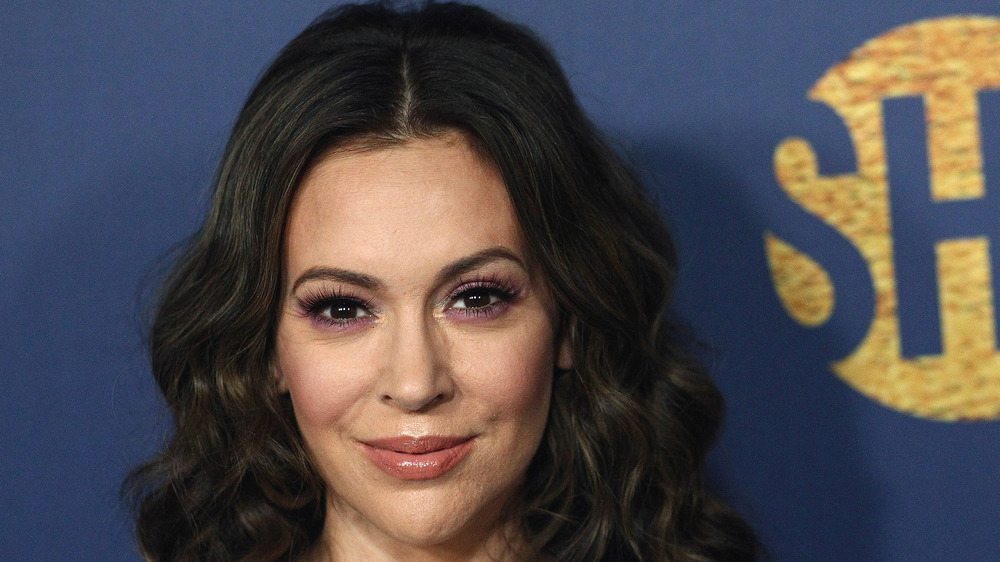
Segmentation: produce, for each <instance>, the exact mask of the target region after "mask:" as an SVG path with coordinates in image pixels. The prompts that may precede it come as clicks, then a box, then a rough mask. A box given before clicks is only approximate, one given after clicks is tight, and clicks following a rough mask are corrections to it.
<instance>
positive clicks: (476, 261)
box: [292, 247, 527, 293]
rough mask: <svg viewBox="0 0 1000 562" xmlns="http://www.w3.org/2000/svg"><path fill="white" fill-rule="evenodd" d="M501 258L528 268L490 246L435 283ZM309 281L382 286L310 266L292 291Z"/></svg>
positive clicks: (507, 252)
mask: <svg viewBox="0 0 1000 562" xmlns="http://www.w3.org/2000/svg"><path fill="white" fill-rule="evenodd" d="M501 260H507V261H512V262H514V263H516V264H517V265H519V266H520V267H521V268H522V269H524V270H527V266H526V265H525V263H524V261H523V260H522V259H521V258H519V257H518V256H517V255H516V254H514V253H513V252H511V251H510V250H508V249H507V248H503V247H497V248H488V249H485V250H481V251H479V252H476V253H474V254H472V255H471V256H466V257H464V258H461V259H459V260H457V261H455V262H453V263H451V264H448V265H447V266H446V267H445V268H444V269H442V270H441V271H440V273H438V274H437V277H435V279H434V283H435V284H436V285H437V284H441V283H444V282H445V281H446V280H448V279H452V278H455V277H458V276H460V275H462V274H463V273H468V272H469V271H472V270H474V269H476V268H479V267H482V266H484V265H486V264H488V263H492V262H495V261H501ZM308 281H337V282H340V283H348V284H351V285H356V286H358V287H362V288H364V289H369V290H372V291H375V290H378V289H380V288H381V287H382V282H381V281H379V280H378V279H377V278H375V277H372V276H371V275H366V274H364V273H359V272H357V271H351V270H349V269H341V268H338V267H310V268H309V269H307V270H306V271H305V272H304V273H303V274H302V275H300V276H299V277H298V278H297V279H296V280H295V283H294V284H292V292H293V293H294V292H295V291H296V290H297V289H298V288H299V286H301V285H302V284H303V283H306V282H308Z"/></svg>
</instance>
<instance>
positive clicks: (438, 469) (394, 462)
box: [361, 439, 472, 480]
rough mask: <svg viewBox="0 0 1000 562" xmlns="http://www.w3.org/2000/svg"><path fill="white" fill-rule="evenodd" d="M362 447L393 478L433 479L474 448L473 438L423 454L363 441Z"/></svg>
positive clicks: (376, 464)
mask: <svg viewBox="0 0 1000 562" xmlns="http://www.w3.org/2000/svg"><path fill="white" fill-rule="evenodd" d="M361 448H362V449H364V450H365V452H366V453H368V458H370V459H371V460H372V462H373V463H375V466H377V467H379V468H380V469H382V472H385V473H386V474H388V475H389V476H392V477H393V478H397V479H399V480H432V479H434V478H440V477H441V476H444V475H445V474H447V473H448V472H449V471H450V470H451V469H453V468H455V465H457V464H458V463H460V462H462V459H464V458H465V456H466V455H468V454H469V451H471V450H472V439H469V440H467V441H463V442H461V443H459V444H458V445H455V446H454V447H448V448H447V449H440V450H437V451H431V452H429V453H421V454H412V453H400V452H398V451H392V450H388V449H379V448H377V447H372V446H371V445H368V444H366V443H362V444H361Z"/></svg>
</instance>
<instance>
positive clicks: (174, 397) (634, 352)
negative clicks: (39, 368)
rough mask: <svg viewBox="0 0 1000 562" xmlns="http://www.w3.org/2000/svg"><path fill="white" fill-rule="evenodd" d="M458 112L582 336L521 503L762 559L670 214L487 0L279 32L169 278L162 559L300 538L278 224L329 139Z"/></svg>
mask: <svg viewBox="0 0 1000 562" xmlns="http://www.w3.org/2000/svg"><path fill="white" fill-rule="evenodd" d="M449 131H459V132H461V133H463V134H464V135H465V136H466V137H467V138H468V139H469V141H470V142H471V143H472V144H473V145H474V146H475V148H476V150H477V151H478V152H479V153H480V155H481V156H482V157H483V158H485V159H487V160H488V161H491V162H492V163H493V164H495V165H496V167H497V168H498V169H499V171H500V173H501V175H502V177H503V180H504V182H505V183H506V186H507V190H508V193H509V195H510V198H511V201H512V202H513V206H514V208H515V210H516V214H517V218H518V220H519V223H520V226H521V228H522V230H523V234H524V236H525V239H526V241H527V244H528V247H529V249H530V251H531V252H532V254H533V258H534V260H535V261H536V262H537V263H538V264H539V265H540V267H541V268H542V270H543V272H544V275H545V278H546V280H547V282H548V284H549V286H550V287H551V291H552V294H553V298H554V301H555V303H556V306H557V307H558V310H559V313H560V318H561V323H562V324H561V325H562V329H563V330H565V333H566V334H568V336H569V338H570V341H571V344H572V349H573V355H574V357H573V364H574V369H573V370H572V371H570V372H565V373H557V374H556V377H555V380H554V383H553V391H552V393H553V394H552V402H551V404H552V405H551V409H550V417H549V420H548V424H547V427H546V431H545V435H544V437H543V441H542V444H541V446H540V448H539V451H538V452H537V454H536V456H535V458H534V459H533V461H532V463H531V465H530V467H529V469H528V474H527V481H526V485H525V489H524V493H523V498H522V501H521V502H520V506H519V509H520V512H519V513H518V514H517V515H519V520H520V521H521V524H522V528H523V531H524V532H525V536H526V537H527V538H528V540H529V541H531V544H532V545H533V546H535V547H536V548H538V549H539V551H540V552H543V553H547V554H549V555H551V556H553V557H555V558H556V559H559V560H587V561H590V560H616V561H618V560H751V559H753V558H754V557H755V552H756V542H755V539H754V535H753V532H752V531H751V530H750V528H749V527H748V526H747V525H746V523H744V522H743V520H742V519H741V518H740V517H739V516H738V515H736V514H735V513H733V512H732V511H730V510H729V509H728V508H727V507H725V506H724V505H722V504H721V503H719V502H718V501H717V500H715V499H714V498H713V497H711V496H710V495H709V494H708V493H707V492H706V491H705V487H704V483H703V476H702V472H703V465H704V461H705V455H706V453H707V450H708V448H709V447H710V445H711V443H712V442H713V440H714V438H715V434H716V432H717V430H718V428H719V424H720V420H721V416H722V409H723V402H722V399H721V397H720V395H719V392H718V391H717V389H716V388H715V386H714V385H713V384H712V382H711V381H710V380H709V378H708V377H707V376H706V374H705V373H704V372H703V370H702V369H701V368H699V366H698V365H697V364H696V363H695V362H694V361H692V360H691V359H690V358H689V356H688V355H687V354H686V353H685V352H684V351H683V349H682V348H681V346H680V345H678V343H677V341H676V339H677V338H676V337H675V329H674V328H673V327H672V325H671V323H670V322H669V321H668V303H669V298H670V289H671V287H672V285H673V280H674V273H675V269H676V258H675V254H674V248H673V247H672V245H671V242H670V238H669V235H668V233H667V230H666V227H665V226H664V223H663V220H662V219H661V217H660V216H659V214H658V212H657V209H656V207H655V206H654V205H653V204H652V203H651V202H650V200H649V198H648V197H647V195H646V193H645V192H644V190H643V189H642V186H641V185H640V182H639V181H638V180H637V178H636V176H635V174H634V173H633V172H632V171H631V170H630V169H629V168H628V167H627V166H626V165H625V164H624V163H623V162H622V160H621V158H620V157H619V156H618V155H616V154H615V152H614V151H613V150H611V149H610V148H609V147H608V145H607V144H606V143H605V142H604V141H603V140H602V138H601V136H600V135H599V133H598V132H597V130H596V129H595V128H594V126H593V125H592V124H591V123H590V121H589V120H588V119H587V117H586V116H585V115H584V114H583V113H582V111H581V109H580V107H579V106H578V104H577V102H576V100H575V98H574V96H573V93H572V92H571V90H570V87H569V84H568V82H567V80H566V78H565V76H564V75H563V73H562V70H561V69H560V67H559V65H558V63H557V62H556V60H555V59H554V57H553V56H552V54H551V53H550V52H549V51H548V50H547V49H546V47H545V46H544V45H543V44H542V42H541V41H540V40H539V39H537V38H536V37H535V36H534V35H533V34H532V33H531V32H530V31H529V30H527V29H525V28H524V27H521V26H518V25H515V24H512V23H509V22H506V21H504V20H502V19H499V18H497V17H496V16H494V15H492V14H490V13H489V12H487V11H485V10H483V9H481V8H476V7H471V6H464V5H459V4H451V3H447V4H446V3H440V4H439V3H429V4H426V5H423V6H419V7H404V8H396V7H393V6H391V5H387V4H385V3H378V4H369V5H361V6H356V5H352V6H345V7H341V8H337V9H335V10H332V11H330V12H328V13H326V14H324V15H323V16H321V17H320V18H319V19H318V20H316V21H315V22H314V23H313V24H312V25H310V26H309V27H308V28H307V29H306V30H305V31H303V32H302V33H301V34H300V35H299V36H298V37H296V38H295V39H294V40H293V41H292V42H291V43H289V44H288V45H287V46H286V47H285V49H284V50H283V51H282V52H281V53H280V55H279V56H278V58H277V59H276V60H275V61H274V63H273V64H272V65H271V66H270V68H269V69H268V70H267V71H266V73H265V74H264V75H263V77H262V78H261V79H260V81H259V83H258V84H257V86H256V87H255V89H254V90H253V92H252V93H251V95H250V97H249V99H248V100H247V102H246V105H245V106H244V107H243V110H242V111H241V113H240V115H239V118H238V120H237V122H236V124H235V126H234V129H233V132H232V136H231V138H230V141H229V144H228V146H227V148H226V151H225V155H224V157H223V160H222V163H221V166H220V169H219V173H218V178H217V183H216V188H215V193H214V199H213V202H212V207H211V211H210V213H209V215H208V217H207V218H206V220H205V222H204V224H203V226H202V227H201V229H200V230H199V231H198V233H197V234H196V235H195V236H194V237H193V239H192V240H191V242H190V244H189V246H188V247H187V249H186V251H185V252H184V253H183V255H181V256H180V258H179V260H178V262H177V264H176V266H175V268H174V270H173V272H172V274H171V275H170V276H169V278H168V280H167V282H166V283H165V285H164V289H163V292H162V295H161V296H160V299H159V304H158V309H157V312H156V317H155V321H154V323H153V326H152V331H151V336H150V345H151V352H152V369H153V374H154V376H155V378H156V381H157V383H158V384H159V388H160V390H161V391H162V392H163V395H164V397H165V399H166V402H167V404H168V406H169V408H170V411H171V413H172V414H173V419H174V422H175V426H176V430H175V433H174V435H173V437H172V441H171V442H170V443H169V445H168V446H167V447H166V448H165V450H164V451H163V452H162V453H161V454H160V455H159V456H157V457H156V458H154V459H153V460H152V461H150V462H148V463H147V464H145V465H143V466H141V467H139V468H138V469H136V470H135V471H134V472H133V473H132V475H131V476H130V477H129V480H128V481H127V482H126V485H125V489H126V490H127V491H128V492H127V493H129V494H130V495H131V497H132V498H133V501H134V502H135V504H136V512H137V533H138V539H139V543H140V547H141V549H142V552H143V554H144V555H145V556H146V557H147V558H148V559H149V560H163V561H166V560H211V561H222V560H227V561H228V560H276V559H283V560H289V559H295V558H296V557H298V556H300V555H301V554H302V553H304V552H306V551H307V550H308V549H309V548H310V546H311V545H313V544H314V542H315V541H316V539H317V537H318V535H319V533H320V531H321V529H322V527H323V517H324V506H325V503H324V502H325V499H324V498H325V493H326V489H325V484H324V483H323V481H322V480H321V479H320V478H319V476H318V475H317V472H316V471H315V470H314V468H313V467H312V466H311V461H310V459H309V456H308V455H307V453H306V451H305V448H304V445H303V442H302V439H301V437H300V435H299V433H298V430H297V429H296V424H295V418H294V416H293V413H292V411H291V404H290V400H289V398H288V396H287V394H282V393H281V392H279V390H278V388H277V386H276V383H275V377H274V376H273V375H272V369H271V365H272V361H273V359H274V342H275V331H276V325H277V318H278V311H279V304H280V302H281V296H280V295H281V285H282V243H283V242H282V235H283V230H284V228H285V221H286V218H287V215H288V210H289V205H290V203H291V201H292V198H293V197H294V195H295V191H296V187H297V186H298V184H299V182H300V180H301V178H302V176H303V173H304V172H305V171H306V170H307V169H308V167H309V166H310V164H311V163H312V162H313V161H314V160H315V159H316V158H317V157H318V156H319V155H321V154H323V153H324V152H325V151H328V150H330V149H331V148H336V147H338V146H342V145H345V144H348V143H355V144H356V143H359V142H360V143H362V144H366V143H368V144H370V146H373V147H377V146H382V145H386V144H393V143H404V142H406V141H407V140H410V139H414V138H419V137H427V136H435V135H440V134H443V133H445V132H449Z"/></svg>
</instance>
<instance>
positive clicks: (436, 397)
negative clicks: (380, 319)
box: [379, 318, 454, 412]
mask: <svg viewBox="0 0 1000 562" xmlns="http://www.w3.org/2000/svg"><path fill="white" fill-rule="evenodd" d="M390 333H391V335H390V336H389V337H390V339H391V341H390V343H389V348H390V349H389V350H388V352H387V354H386V355H387V357H386V358H387V360H388V363H387V367H386V369H385V372H384V374H383V376H382V377H381V378H380V387H379V396H380V399H381V400H382V401H383V402H387V403H391V404H395V405H396V406H399V407H400V408H403V409H405V410H408V411H411V412H418V411H421V410H425V409H427V408H430V407H433V406H434V405H436V404H439V403H442V402H446V401H448V400H449V399H451V397H452V394H453V393H454V381H453V379H452V373H451V372H450V367H449V364H448V360H447V356H448V350H447V344H446V342H445V339H444V336H443V335H442V334H440V333H439V331H438V330H437V329H436V327H435V326H434V321H433V320H432V319H423V318H420V319H414V320H412V321H407V322H397V323H396V325H395V326H394V329H392V330H390Z"/></svg>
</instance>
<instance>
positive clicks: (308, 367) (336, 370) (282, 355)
mask: <svg viewBox="0 0 1000 562" xmlns="http://www.w3.org/2000/svg"><path fill="white" fill-rule="evenodd" d="M277 351H278V366H279V368H280V372H281V376H282V378H283V379H284V384H285V386H286V387H287V389H288V393H289V395H290V396H291V399H292V405H293V407H294V410H295V419H296V421H297V422H298V424H299V428H300V429H301V430H302V431H303V433H306V434H308V433H312V432H313V431H315V429H316V428H320V427H322V428H331V427H336V426H335V425H334V424H335V423H336V422H339V421H342V420H344V419H349V418H350V417H351V416H352V415H353V412H354V410H355V409H356V407H357V406H358V404H359V403H360V402H361V399H362V397H363V396H364V395H365V393H366V391H367V388H368V386H369V385H368V384H366V377H365V376H363V373H361V372H360V371H359V369H358V367H360V366H359V365H351V364H350V362H348V361H345V360H344V356H345V355H344V353H343V350H338V349H336V348H335V347H331V346H322V345H308V344H306V343H304V342H297V341H295V340H293V339H290V338H282V337H280V336H279V338H278V346H277ZM338 358H339V359H340V360H338ZM352 367H353V368H352Z"/></svg>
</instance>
